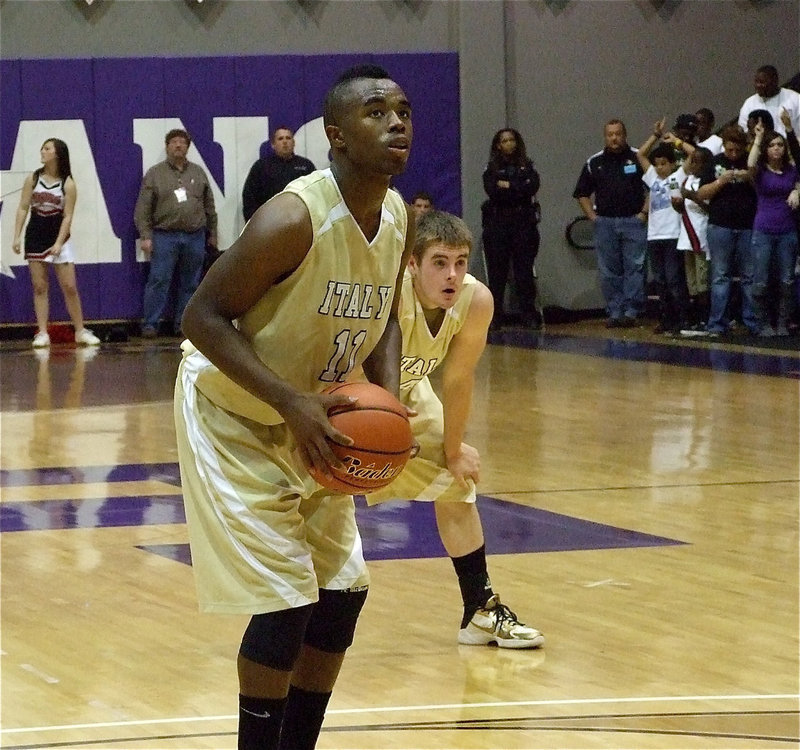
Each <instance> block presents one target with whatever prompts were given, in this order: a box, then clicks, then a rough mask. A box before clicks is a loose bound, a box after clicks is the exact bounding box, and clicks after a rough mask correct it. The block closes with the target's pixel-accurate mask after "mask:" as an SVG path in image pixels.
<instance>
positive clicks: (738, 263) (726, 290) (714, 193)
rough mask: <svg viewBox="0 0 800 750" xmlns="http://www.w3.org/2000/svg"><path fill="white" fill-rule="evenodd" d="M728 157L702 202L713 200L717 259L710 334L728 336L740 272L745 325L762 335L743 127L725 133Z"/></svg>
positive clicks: (710, 173) (711, 175)
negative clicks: (756, 304)
mask: <svg viewBox="0 0 800 750" xmlns="http://www.w3.org/2000/svg"><path fill="white" fill-rule="evenodd" d="M720 137H721V138H722V153H721V154H717V155H716V156H715V157H714V158H713V159H712V160H711V168H710V169H708V170H707V171H706V172H705V173H704V174H703V176H702V177H701V179H700V187H699V188H698V190H697V197H698V198H699V200H698V201H697V202H698V203H701V202H704V201H708V250H709V254H710V258H711V285H710V286H711V309H710V311H709V316H708V324H707V326H706V331H705V334H706V335H707V336H712V337H717V336H720V335H722V334H725V333H727V332H728V329H729V327H730V324H731V321H730V319H729V316H728V303H729V301H730V296H731V280H732V277H733V274H734V272H735V271H736V270H737V269H738V273H739V281H740V284H741V291H742V311H741V314H742V322H743V323H744V324H745V326H746V327H747V329H748V330H749V331H750V332H751V333H753V334H756V335H757V334H758V333H760V331H761V328H760V325H759V320H758V318H757V316H756V314H755V312H754V308H753V300H752V293H753V289H752V286H753V262H752V251H751V248H750V240H751V235H752V230H753V219H754V218H755V214H756V194H755V191H754V190H753V185H752V183H751V181H750V173H749V171H748V169H747V156H746V146H747V136H746V135H745V133H744V131H743V130H742V129H741V128H740V127H739V126H738V125H729V126H728V127H726V128H724V129H723V130H722V132H721V133H720Z"/></svg>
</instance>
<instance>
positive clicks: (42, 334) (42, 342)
mask: <svg viewBox="0 0 800 750" xmlns="http://www.w3.org/2000/svg"><path fill="white" fill-rule="evenodd" d="M32 346H33V348H34V349H43V348H45V347H47V346H50V336H48V334H47V331H39V333H37V334H36V335H35V336H34V337H33V343H32Z"/></svg>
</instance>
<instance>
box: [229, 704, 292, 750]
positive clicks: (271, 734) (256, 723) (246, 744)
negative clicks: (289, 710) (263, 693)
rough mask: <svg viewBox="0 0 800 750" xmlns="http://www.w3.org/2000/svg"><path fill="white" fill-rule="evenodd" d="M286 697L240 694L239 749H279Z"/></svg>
mask: <svg viewBox="0 0 800 750" xmlns="http://www.w3.org/2000/svg"><path fill="white" fill-rule="evenodd" d="M285 709H286V698H252V697H251V696H249V695H241V694H240V695H239V745H238V748H239V750H278V741H279V740H280V736H281V724H282V723H283V713H284V710H285Z"/></svg>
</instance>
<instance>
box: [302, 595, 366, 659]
mask: <svg viewBox="0 0 800 750" xmlns="http://www.w3.org/2000/svg"><path fill="white" fill-rule="evenodd" d="M366 599H367V588H366V587H364V588H363V589H360V590H358V591H352V590H348V591H332V590H331V589H320V590H319V601H318V602H317V603H316V604H315V605H314V611H313V612H312V613H311V619H310V620H309V623H308V627H307V628H306V643H307V644H308V645H309V646H313V647H314V648H318V649H319V650H320V651H325V652H326V653H329V654H341V653H344V652H345V651H347V649H348V648H349V646H350V645H351V644H352V643H353V634H354V633H355V630H356V622H357V621H358V616H359V614H361V608H362V607H363V606H364V602H365V601H366Z"/></svg>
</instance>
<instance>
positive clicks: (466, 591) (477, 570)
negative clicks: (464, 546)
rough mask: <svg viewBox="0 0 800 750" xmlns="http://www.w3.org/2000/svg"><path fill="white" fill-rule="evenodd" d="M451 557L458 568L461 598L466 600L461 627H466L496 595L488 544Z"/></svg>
mask: <svg viewBox="0 0 800 750" xmlns="http://www.w3.org/2000/svg"><path fill="white" fill-rule="evenodd" d="M450 559H451V560H452V561H453V567H454V568H455V569H456V575H457V576H458V585H459V588H460V589H461V599H462V600H463V602H464V619H463V620H462V621H461V627H462V628H465V627H467V623H469V621H470V620H471V619H472V615H474V614H475V612H476V611H477V610H479V609H480V608H481V607H482V606H483V605H484V604H486V602H488V601H489V599H491V597H492V596H494V591H492V582H491V581H490V580H489V573H488V571H487V568H486V545H485V544H482V545H481V546H480V547H478V549H476V550H475V551H474V552H470V553H469V554H468V555H462V556H461V557H451V558H450Z"/></svg>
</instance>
